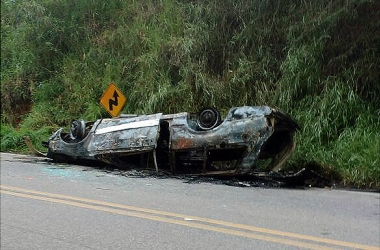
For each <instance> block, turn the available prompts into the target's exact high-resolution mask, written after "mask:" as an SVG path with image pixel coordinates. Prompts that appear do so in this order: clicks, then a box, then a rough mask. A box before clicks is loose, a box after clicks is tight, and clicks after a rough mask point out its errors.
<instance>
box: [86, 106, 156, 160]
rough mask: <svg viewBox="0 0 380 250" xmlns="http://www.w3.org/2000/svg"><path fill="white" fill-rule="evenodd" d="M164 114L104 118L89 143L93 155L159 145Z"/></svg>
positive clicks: (89, 149) (153, 147) (132, 151)
mask: <svg viewBox="0 0 380 250" xmlns="http://www.w3.org/2000/svg"><path fill="white" fill-rule="evenodd" d="M161 116H162V114H161V113H160V114H154V115H146V116H138V117H133V118H122V119H104V120H102V121H101V122H100V123H99V124H98V126H97V128H96V130H95V131H94V135H93V139H92V140H91V142H90V144H89V145H88V151H89V153H90V154H91V155H97V154H108V153H120V152H122V153H134V154H135V153H139V152H147V151H152V150H154V149H155V148H156V147H157V139H158V132H159V123H160V118H161Z"/></svg>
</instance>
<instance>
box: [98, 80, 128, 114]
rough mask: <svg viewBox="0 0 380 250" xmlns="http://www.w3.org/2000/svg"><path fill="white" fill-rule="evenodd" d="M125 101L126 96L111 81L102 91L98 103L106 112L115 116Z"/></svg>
mask: <svg viewBox="0 0 380 250" xmlns="http://www.w3.org/2000/svg"><path fill="white" fill-rule="evenodd" d="M126 101H127V98H126V97H125V96H124V95H123V93H121V91H120V90H119V89H118V88H117V87H116V86H115V84H114V83H112V82H111V83H110V85H109V86H108V88H107V90H106V91H105V92H104V94H103V96H102V98H100V103H101V104H102V105H103V106H104V108H105V109H106V110H107V111H108V113H110V115H112V117H116V116H118V115H119V114H120V112H121V110H122V109H123V107H124V105H125V102H126Z"/></svg>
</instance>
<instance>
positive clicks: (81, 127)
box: [70, 120, 86, 141]
mask: <svg viewBox="0 0 380 250" xmlns="http://www.w3.org/2000/svg"><path fill="white" fill-rule="evenodd" d="M85 133H86V123H85V122H84V121H83V120H73V121H72V122H71V125H70V138H71V139H72V140H77V141H79V140H82V139H83V138H84V135H85Z"/></svg>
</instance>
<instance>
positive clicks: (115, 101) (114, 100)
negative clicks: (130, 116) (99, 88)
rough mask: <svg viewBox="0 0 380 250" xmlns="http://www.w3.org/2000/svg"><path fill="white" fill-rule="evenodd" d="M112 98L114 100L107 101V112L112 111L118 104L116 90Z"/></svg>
mask: <svg viewBox="0 0 380 250" xmlns="http://www.w3.org/2000/svg"><path fill="white" fill-rule="evenodd" d="M113 97H114V98H115V99H109V100H108V106H109V110H111V111H112V110H113V106H117V105H118V104H119V101H118V98H119V94H118V93H117V92H116V90H115V91H114V92H113Z"/></svg>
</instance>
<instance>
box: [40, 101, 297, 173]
mask: <svg viewBox="0 0 380 250" xmlns="http://www.w3.org/2000/svg"><path fill="white" fill-rule="evenodd" d="M297 128H298V125H297V123H296V122H295V121H294V120H293V119H292V118H291V117H290V116H288V115H287V114H285V113H283V112H281V111H279V110H276V109H272V108H270V107H268V106H256V107H253V106H244V107H234V108H231V109H230V110H229V112H228V114H227V115H226V117H225V118H224V119H223V120H222V119H221V116H220V114H219V112H218V111H217V110H216V109H215V108H206V109H204V110H202V111H201V112H200V113H199V114H192V113H188V112H182V113H177V114H162V113H157V114H151V115H121V116H120V117H118V118H107V119H99V120H96V121H94V122H84V121H83V120H77V121H73V122H72V124H71V128H70V133H64V132H63V130H62V128H61V129H59V130H58V131H57V132H55V133H54V134H53V135H52V136H51V137H50V138H49V140H48V142H46V143H45V146H46V147H48V153H47V157H49V158H52V159H54V160H57V161H82V160H89V161H101V162H105V163H108V164H112V165H115V166H118V167H127V166H128V165H129V164H130V163H132V164H134V165H139V166H143V167H147V166H148V167H149V166H151V167H154V168H155V169H156V171H159V170H164V171H170V172H172V173H230V174H250V173H254V172H257V171H278V170H279V169H280V167H281V165H282V164H283V163H284V162H285V161H286V159H287V158H288V157H289V156H290V155H291V153H292V152H293V150H294V141H293V137H294V133H295V131H296V130H297Z"/></svg>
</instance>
